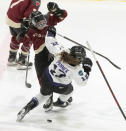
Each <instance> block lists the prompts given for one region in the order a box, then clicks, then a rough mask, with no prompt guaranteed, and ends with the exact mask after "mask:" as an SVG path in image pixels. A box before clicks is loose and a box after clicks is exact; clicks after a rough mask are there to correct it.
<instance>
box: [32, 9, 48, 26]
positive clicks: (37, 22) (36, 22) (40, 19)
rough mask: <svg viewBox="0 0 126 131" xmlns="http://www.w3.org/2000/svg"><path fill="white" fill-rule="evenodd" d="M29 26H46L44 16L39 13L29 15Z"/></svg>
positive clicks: (34, 12)
mask: <svg viewBox="0 0 126 131" xmlns="http://www.w3.org/2000/svg"><path fill="white" fill-rule="evenodd" d="M30 20H31V24H32V25H33V26H35V27H36V28H38V27H45V26H46V24H47V21H46V18H45V16H44V15H43V14H42V13H41V12H40V11H33V12H32V13H31V15H30Z"/></svg>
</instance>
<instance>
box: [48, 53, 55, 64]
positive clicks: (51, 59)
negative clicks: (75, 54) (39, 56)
mask: <svg viewBox="0 0 126 131" xmlns="http://www.w3.org/2000/svg"><path fill="white" fill-rule="evenodd" d="M53 60H54V55H53V54H52V53H49V54H48V61H49V62H52V61H53Z"/></svg>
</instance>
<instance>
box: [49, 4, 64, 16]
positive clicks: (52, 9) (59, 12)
mask: <svg viewBox="0 0 126 131" xmlns="http://www.w3.org/2000/svg"><path fill="white" fill-rule="evenodd" d="M47 8H48V10H49V11H50V12H51V13H52V14H54V15H56V16H58V17H62V16H63V15H64V10H61V9H60V8H59V7H58V5H57V3H54V2H49V3H48V4H47Z"/></svg>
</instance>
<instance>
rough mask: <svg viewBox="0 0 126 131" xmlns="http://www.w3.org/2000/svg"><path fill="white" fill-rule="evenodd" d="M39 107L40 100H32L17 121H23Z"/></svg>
mask: <svg viewBox="0 0 126 131" xmlns="http://www.w3.org/2000/svg"><path fill="white" fill-rule="evenodd" d="M37 105H38V100H37V99H36V98H35V97H33V98H32V100H31V101H30V102H29V103H28V104H27V105H26V106H25V107H24V108H23V109H22V110H21V111H20V112H19V113H18V114H17V121H21V120H22V119H23V118H24V116H25V115H26V114H27V113H28V112H29V111H30V110H32V109H34V108H35V107H36V106H37Z"/></svg>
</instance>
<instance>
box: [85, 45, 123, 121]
mask: <svg viewBox="0 0 126 131" xmlns="http://www.w3.org/2000/svg"><path fill="white" fill-rule="evenodd" d="M87 45H88V47H89V49H90V51H91V53H92V56H93V57H94V59H95V62H96V64H97V66H98V68H99V70H100V72H101V74H102V76H103V78H104V80H105V82H106V84H107V86H108V88H109V90H110V92H111V94H112V96H113V98H114V100H115V102H116V104H117V106H118V108H119V110H120V112H121V114H122V115H123V117H124V119H125V120H126V116H125V114H124V112H123V110H122V108H121V106H120V104H119V102H118V100H117V98H116V96H115V95H114V92H113V90H112V88H111V86H110V84H109V82H108V80H107V78H106V76H105V74H104V72H103V70H102V68H101V66H100V64H99V62H98V60H97V59H96V57H95V54H94V53H93V50H92V48H91V46H90V44H89V43H88V42H87Z"/></svg>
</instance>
